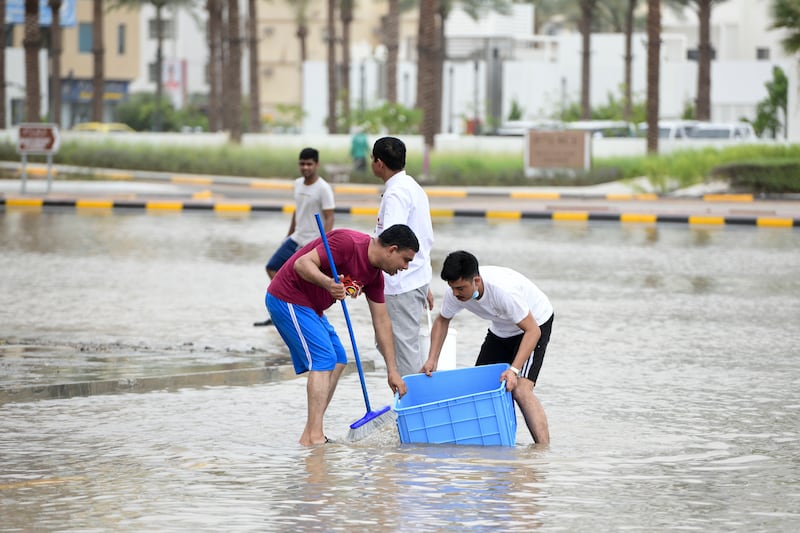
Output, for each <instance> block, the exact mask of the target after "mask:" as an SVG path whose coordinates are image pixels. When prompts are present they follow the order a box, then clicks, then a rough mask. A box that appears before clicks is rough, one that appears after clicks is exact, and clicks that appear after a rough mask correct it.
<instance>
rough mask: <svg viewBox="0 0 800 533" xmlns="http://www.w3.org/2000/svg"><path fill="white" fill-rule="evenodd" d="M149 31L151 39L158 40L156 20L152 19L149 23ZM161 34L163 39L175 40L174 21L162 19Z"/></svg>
mask: <svg viewBox="0 0 800 533" xmlns="http://www.w3.org/2000/svg"><path fill="white" fill-rule="evenodd" d="M147 29H148V35H149V36H150V38H151V39H158V21H157V20H156V19H150V20H149V21H147ZM161 32H162V35H161V36H162V37H163V38H164V39H174V38H175V26H174V24H173V23H172V20H169V19H161Z"/></svg>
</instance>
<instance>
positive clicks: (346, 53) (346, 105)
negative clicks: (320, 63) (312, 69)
mask: <svg viewBox="0 0 800 533" xmlns="http://www.w3.org/2000/svg"><path fill="white" fill-rule="evenodd" d="M339 17H340V18H341V20H342V70H341V73H342V91H341V95H342V116H343V117H344V118H345V120H346V121H347V124H350V25H351V24H352V23H353V0H341V4H340V7H339Z"/></svg>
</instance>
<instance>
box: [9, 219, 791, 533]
mask: <svg viewBox="0 0 800 533" xmlns="http://www.w3.org/2000/svg"><path fill="white" fill-rule="evenodd" d="M372 224H373V220H372V219H371V217H350V216H339V217H337V226H349V227H354V228H357V229H362V230H365V231H367V230H369V229H370V227H371V225H372ZM287 226H288V216H285V215H279V214H274V215H264V216H249V217H248V216H245V217H220V216H214V215H211V214H193V213H176V214H166V215H156V214H145V213H142V212H136V213H127V214H121V213H118V212H114V213H108V212H100V213H97V214H81V213H76V212H74V211H71V210H65V211H63V212H59V211H55V212H44V213H38V212H26V211H8V212H6V213H4V214H2V215H0V250H2V253H0V271H1V272H2V279H0V283H2V290H0V341H1V342H2V345H0V365H2V366H0V375H1V376H2V386H29V385H37V384H39V385H41V384H45V383H57V382H59V381H70V380H87V379H107V378H109V377H120V378H123V377H125V376H140V375H147V374H148V373H149V374H156V373H162V374H163V373H165V372H166V373H169V372H184V371H187V369H191V370H200V369H208V368H237V367H247V366H255V365H264V364H270V362H276V361H277V362H280V361H281V360H285V351H284V349H283V347H282V344H281V342H280V339H279V338H278V336H277V334H276V333H275V331H274V330H272V329H270V328H254V327H252V322H254V321H257V320H261V319H263V317H264V311H263V290H264V287H265V284H266V277H265V275H264V272H263V263H264V262H265V261H266V259H267V258H268V256H269V254H270V253H271V252H272V250H273V249H274V248H275V246H276V245H277V243H278V242H279V240H280V239H281V237H282V236H283V235H284V234H285V231H286V228H287ZM434 229H435V232H436V237H437V242H436V245H435V247H436V249H435V253H434V270H435V271H436V272H438V269H439V268H440V267H441V261H442V259H443V258H444V256H445V255H446V253H447V252H449V251H451V250H454V249H458V248H464V249H468V250H471V251H473V252H475V253H476V255H478V257H479V258H480V259H481V260H482V262H483V263H485V264H490V263H493V264H500V265H506V266H511V267H513V268H515V269H517V270H519V271H521V272H523V273H525V274H527V275H528V276H530V277H531V278H532V279H533V280H535V281H536V282H537V283H538V284H539V286H540V287H541V288H542V289H543V290H544V291H545V292H546V293H547V294H548V295H549V296H550V298H551V300H552V301H553V304H554V306H555V309H556V320H555V323H554V327H553V336H552V339H551V343H550V347H549V349H548V354H547V356H546V358H545V363H544V367H543V370H542V374H541V376H540V379H539V385H538V386H537V391H538V395H539V397H540V399H541V401H542V403H543V405H544V407H545V409H546V411H547V413H548V417H549V421H550V431H551V435H552V444H551V445H550V446H549V447H548V448H540V447H536V446H533V445H532V441H531V438H530V435H529V434H528V433H527V431H526V429H525V426H524V423H522V419H521V417H518V419H519V421H520V423H519V431H518V435H517V445H516V446H515V447H513V448H482V447H456V446H404V445H401V444H400V443H399V439H398V437H397V434H396V432H395V431H393V429H392V428H391V427H384V428H382V430H380V431H379V432H377V433H375V434H374V435H373V436H371V437H370V438H368V439H366V440H364V441H361V442H358V443H353V444H351V443H347V442H345V436H346V433H347V429H348V425H349V423H350V422H352V421H353V420H356V419H358V418H360V417H361V416H362V415H363V413H364V405H363V402H362V399H361V391H360V387H359V385H358V379H357V376H355V375H352V374H351V375H348V376H345V377H344V378H343V379H342V381H341V383H340V386H339V388H338V389H337V393H336V395H335V397H334V399H333V402H332V405H331V408H330V409H329V411H328V414H327V416H326V421H325V424H326V431H327V432H328V436H329V437H331V438H333V439H334V440H336V441H338V442H335V443H333V444H329V445H325V446H321V447H317V448H313V449H306V448H303V447H301V446H299V445H298V444H297V443H296V441H297V438H298V437H299V434H300V432H301V430H302V427H301V426H302V423H303V422H302V421H303V420H304V417H305V379H303V378H301V379H290V380H283V381H277V382H273V383H264V384H259V385H253V386H248V387H206V388H194V389H183V390H180V391H178V392H164V391H153V392H148V393H144V394H116V395H101V396H89V397H75V398H69V399H59V400H42V401H36V402H16V403H13V402H12V403H6V404H3V405H0V517H2V519H0V530H2V531H4V532H5V531H56V530H58V531H83V532H90V531H115V532H116V531H208V532H212V531H213V532H216V531H350V530H355V531H409V530H413V531H489V530H494V531H533V530H537V531H566V532H575V531H598V530H599V531H619V530H633V531H664V530H682V531H685V530H689V531H704V532H705V531H721V532H722V531H724V532H727V531H747V532H748V533H750V532H757V531H765V532H766V531H768V532H776V531H785V532H790V531H792V532H793V531H796V530H797V526H798V524H800V511H798V509H800V364H798V355H800V354H798V352H799V350H798V348H797V338H798V324H800V277H798V266H799V265H800V232H798V231H797V230H792V229H767V228H763V229H759V228H749V227H745V228H737V227H712V228H701V227H687V226H684V225H674V226H672V225H659V226H654V225H622V224H619V223H607V224H606V223H588V224H587V223H553V222H549V221H548V222H543V221H542V222H532V221H514V222H501V223H491V222H487V221H485V220H471V219H469V220H468V219H442V220H437V221H435V228H434ZM433 289H434V294H435V295H436V297H437V298H440V297H441V294H442V292H443V290H444V289H445V285H444V284H443V282H441V280H438V278H437V279H435V281H434V284H433ZM349 308H350V311H351V314H352V316H353V322H354V328H355V330H356V337H357V339H358V342H359V352H360V354H361V355H362V358H365V359H371V358H375V357H376V352H375V350H374V347H373V346H372V334H371V327H370V325H369V320H368V313H367V311H366V306H365V305H364V303H363V302H358V301H356V302H352V303H350V305H349ZM330 315H331V317H332V322H333V323H334V325H335V326H336V327H337V328H338V329H339V331H340V332H341V334H342V335H343V337H345V344H346V345H347V341H346V329H344V321H343V319H342V317H341V309H340V308H338V307H334V308H332V309H331V311H330ZM453 326H454V327H455V328H456V329H457V330H458V337H457V339H458V363H459V366H468V365H470V364H472V362H473V359H474V357H475V354H476V350H477V347H478V346H479V344H480V342H481V340H482V338H483V335H484V334H485V330H486V324H485V323H483V322H482V321H480V320H478V319H476V318H474V317H471V316H464V315H458V316H457V317H456V318H455V319H454V321H453ZM367 386H368V389H369V391H370V395H371V398H370V399H371V400H372V403H373V406H381V405H386V404H387V403H389V402H390V401H391V398H390V396H389V390H388V387H387V386H386V383H385V376H384V374H383V372H382V371H380V370H378V371H375V372H370V373H369V374H368V375H367Z"/></svg>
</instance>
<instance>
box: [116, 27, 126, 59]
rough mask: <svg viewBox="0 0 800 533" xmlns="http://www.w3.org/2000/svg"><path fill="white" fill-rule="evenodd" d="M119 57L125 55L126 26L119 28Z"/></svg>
mask: <svg viewBox="0 0 800 533" xmlns="http://www.w3.org/2000/svg"><path fill="white" fill-rule="evenodd" d="M117 55H121V56H123V55H125V24H120V25H119V26H117Z"/></svg>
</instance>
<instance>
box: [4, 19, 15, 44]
mask: <svg viewBox="0 0 800 533" xmlns="http://www.w3.org/2000/svg"><path fill="white" fill-rule="evenodd" d="M4 45H5V48H11V47H12V46H14V25H13V24H6V42H5V43H4Z"/></svg>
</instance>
